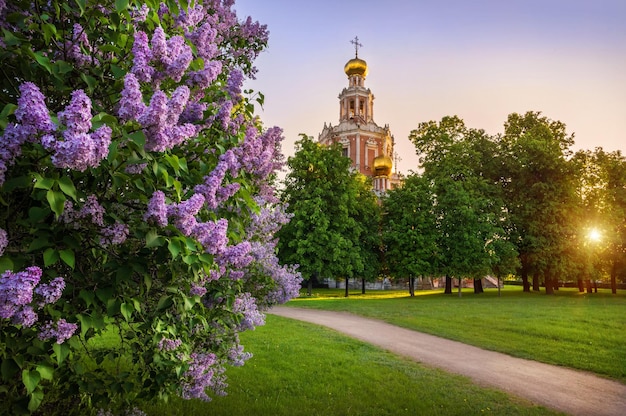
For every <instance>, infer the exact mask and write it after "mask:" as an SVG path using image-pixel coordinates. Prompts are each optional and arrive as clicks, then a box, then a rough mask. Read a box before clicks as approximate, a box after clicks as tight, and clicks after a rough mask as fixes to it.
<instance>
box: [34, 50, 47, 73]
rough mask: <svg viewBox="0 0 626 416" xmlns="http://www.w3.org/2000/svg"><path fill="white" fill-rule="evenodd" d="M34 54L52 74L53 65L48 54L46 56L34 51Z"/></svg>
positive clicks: (39, 62) (40, 63)
mask: <svg viewBox="0 0 626 416" xmlns="http://www.w3.org/2000/svg"><path fill="white" fill-rule="evenodd" d="M32 55H33V57H34V58H35V60H36V61H37V63H38V64H39V65H41V66H42V67H44V68H45V69H46V71H48V72H49V73H50V74H52V65H51V64H50V59H49V58H48V57H47V56H44V55H43V54H42V53H41V52H33V53H32Z"/></svg>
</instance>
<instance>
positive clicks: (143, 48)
mask: <svg viewBox="0 0 626 416" xmlns="http://www.w3.org/2000/svg"><path fill="white" fill-rule="evenodd" d="M132 53H133V68H132V70H131V71H132V72H133V74H135V75H136V76H137V80H139V81H141V82H150V81H152V75H153V74H154V68H152V67H151V66H150V64H149V62H150V60H151V59H152V51H150V46H149V45H148V35H146V34H145V32H141V31H138V32H135V42H134V43H133V48H132Z"/></svg>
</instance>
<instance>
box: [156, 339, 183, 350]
mask: <svg viewBox="0 0 626 416" xmlns="http://www.w3.org/2000/svg"><path fill="white" fill-rule="evenodd" d="M182 343H183V342H182V341H181V340H180V339H169V338H161V341H159V346H158V348H159V351H172V350H175V349H176V348H178V347H180V346H181V345H182Z"/></svg>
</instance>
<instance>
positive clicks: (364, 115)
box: [318, 37, 399, 195]
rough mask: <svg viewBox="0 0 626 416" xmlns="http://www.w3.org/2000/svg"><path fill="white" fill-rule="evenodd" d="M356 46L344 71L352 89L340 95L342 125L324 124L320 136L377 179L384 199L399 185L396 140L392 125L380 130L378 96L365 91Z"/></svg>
mask: <svg viewBox="0 0 626 416" xmlns="http://www.w3.org/2000/svg"><path fill="white" fill-rule="evenodd" d="M350 42H351V43H352V44H353V45H354V58H352V59H350V60H349V61H348V62H347V63H346V65H345V66H344V68H343V70H344V72H345V74H346V75H347V77H348V86H347V87H346V88H344V89H343V91H341V93H340V94H339V124H337V125H336V126H333V125H331V124H330V123H328V124H326V123H324V128H323V130H322V132H321V133H320V134H319V136H318V141H319V142H320V143H321V144H325V145H330V144H332V143H337V142H339V143H341V145H342V148H343V155H344V156H346V157H349V158H350V159H351V160H352V168H353V169H354V170H356V171H357V172H360V173H362V174H363V175H365V176H369V177H371V178H372V179H373V184H374V191H375V192H376V193H377V194H378V195H381V194H383V193H385V192H386V191H387V190H389V189H391V187H392V185H394V186H395V185H396V184H398V183H399V180H398V178H397V175H395V174H392V168H393V161H392V159H391V156H392V155H393V146H394V138H393V136H392V135H391V131H390V130H389V125H385V126H384V127H379V126H378V125H377V124H376V123H375V122H374V94H372V91H371V90H370V89H369V88H366V87H365V78H366V77H367V74H368V67H367V63H366V62H365V61H364V60H363V59H360V58H359V48H360V47H362V46H363V45H361V43H360V42H359V38H358V37H355V38H354V39H353V40H351V41H350Z"/></svg>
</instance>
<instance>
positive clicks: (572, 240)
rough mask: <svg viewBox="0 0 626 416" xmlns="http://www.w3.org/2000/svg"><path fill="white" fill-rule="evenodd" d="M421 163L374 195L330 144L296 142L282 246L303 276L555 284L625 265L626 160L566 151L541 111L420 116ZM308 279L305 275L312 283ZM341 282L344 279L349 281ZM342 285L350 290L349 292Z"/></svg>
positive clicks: (602, 275)
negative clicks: (474, 121) (475, 120)
mask: <svg viewBox="0 0 626 416" xmlns="http://www.w3.org/2000/svg"><path fill="white" fill-rule="evenodd" d="M409 138H410V140H411V141H412V142H413V144H414V145H415V148H416V152H417V154H418V155H419V156H420V159H419V162H420V165H419V167H418V168H419V173H415V172H412V173H411V174H410V175H408V176H407V177H406V178H405V181H404V184H403V186H402V187H399V188H396V189H393V190H391V191H390V192H388V194H387V195H386V196H385V197H383V198H382V199H381V201H379V203H377V201H376V200H375V199H374V197H373V195H372V194H371V192H368V190H369V189H370V188H369V187H368V185H367V184H366V182H365V181H364V179H363V177H362V176H361V175H359V174H357V173H354V172H352V171H351V170H350V161H349V160H348V159H346V158H342V157H341V155H340V149H339V147H328V148H324V147H320V146H319V145H318V144H316V143H314V142H313V141H312V140H311V139H310V138H306V137H303V138H302V140H301V141H300V142H299V143H298V149H297V150H298V151H297V153H296V155H295V156H294V157H292V158H290V159H289V161H288V165H289V167H290V168H291V171H290V173H289V174H288V176H287V178H286V182H285V188H284V191H283V199H284V201H285V202H287V203H289V208H288V210H289V211H290V212H291V213H293V215H294V218H293V220H292V222H291V223H290V224H289V225H288V226H286V227H285V228H283V230H282V231H281V233H280V237H281V243H280V245H279V248H280V257H281V260H282V261H284V262H292V263H299V264H300V270H301V271H302V273H303V276H304V277H305V278H306V277H311V276H319V275H323V276H324V277H334V278H338V277H344V278H346V279H348V278H350V277H355V276H358V277H361V278H362V279H363V281H365V280H367V279H373V278H376V277H378V276H380V275H390V276H392V277H394V278H408V279H409V288H410V291H411V293H413V288H414V287H415V286H414V279H415V278H416V277H420V276H422V277H423V276H436V277H439V276H441V277H443V276H445V277H446V292H447V293H450V292H451V291H452V282H453V279H455V278H456V279H458V281H459V285H458V287H459V295H460V293H461V292H460V288H461V280H462V279H465V278H474V279H475V291H477V292H480V291H481V290H482V287H481V285H480V281H481V280H480V279H481V278H482V277H484V276H486V275H492V276H496V277H497V278H498V279H501V278H503V277H505V276H508V275H516V276H518V277H519V278H520V279H521V280H522V282H523V285H524V290H525V291H530V290H531V286H532V289H533V290H539V288H540V286H541V285H543V286H545V288H546V293H553V291H554V290H555V289H557V288H558V282H559V281H574V282H577V284H578V286H579V288H580V290H581V291H583V290H584V287H585V284H586V285H587V288H588V290H590V287H591V284H592V281H595V280H600V279H607V280H610V282H611V287H612V290H613V293H615V291H616V289H617V281H618V280H620V279H621V280H624V276H625V275H626V186H625V184H626V159H625V158H624V157H623V156H622V155H621V153H620V152H619V151H616V152H605V151H604V150H602V149H601V148H598V149H596V150H594V151H578V152H575V153H574V152H573V151H572V150H571V147H572V145H573V143H574V140H573V135H568V134H567V133H566V128H565V125H564V124H563V123H561V122H559V121H553V120H550V119H548V118H546V117H544V116H542V115H541V114H540V113H538V112H528V113H526V114H523V115H521V114H511V115H509V117H508V119H507V121H506V123H505V125H504V132H503V134H499V135H496V136H491V135H488V134H487V133H486V132H485V131H484V130H480V129H473V128H468V127H467V126H466V125H465V123H464V122H463V120H461V119H460V118H458V117H456V116H453V117H444V118H443V119H442V120H441V121H439V122H435V121H429V122H425V123H420V124H419V126H418V128H417V129H415V130H413V131H412V132H411V134H410V137H409ZM311 280H312V279H309V282H310V281H311ZM346 287H347V285H346ZM346 294H347V292H346Z"/></svg>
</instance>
